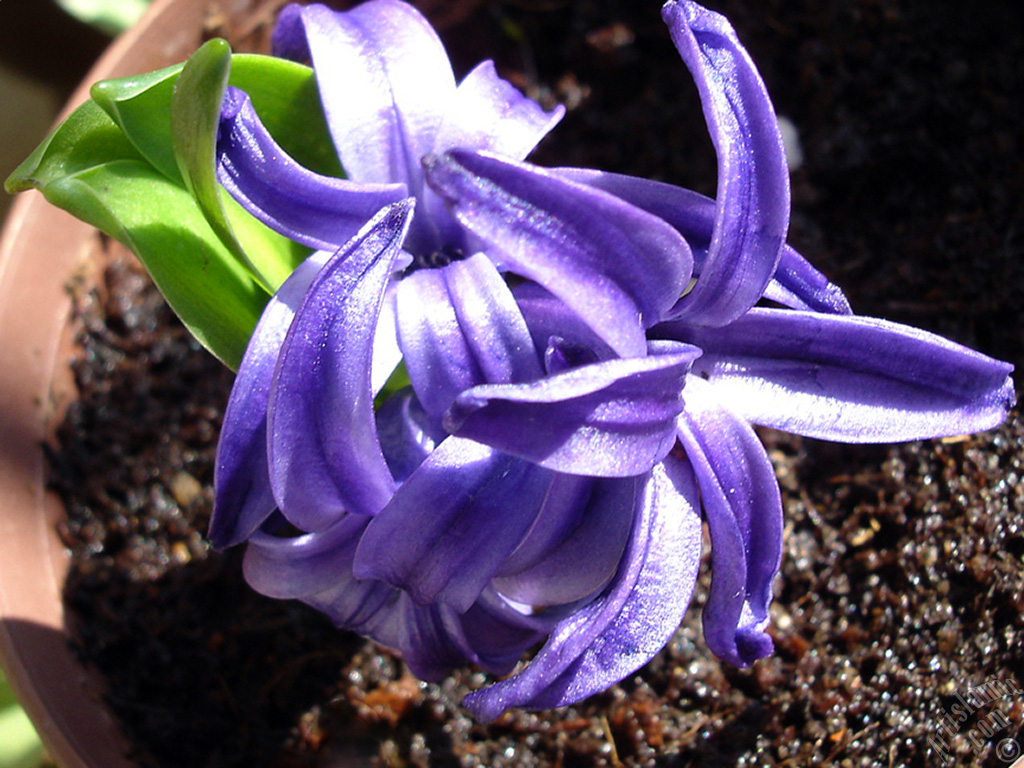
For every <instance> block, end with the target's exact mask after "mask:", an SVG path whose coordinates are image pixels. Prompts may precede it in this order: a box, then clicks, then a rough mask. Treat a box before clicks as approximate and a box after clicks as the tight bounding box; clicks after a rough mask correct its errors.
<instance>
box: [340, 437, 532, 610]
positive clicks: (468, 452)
mask: <svg viewBox="0 0 1024 768" xmlns="http://www.w3.org/2000/svg"><path fill="white" fill-rule="evenodd" d="M551 480H552V474H551V473H550V472H548V471H547V470H544V469H542V468H540V467H536V466H533V465H531V464H529V463H527V462H524V461H522V460H520V459H517V458H515V457H512V456H509V455H507V454H502V453H499V452H498V451H494V450H492V449H490V448H488V447H487V446H484V445H480V444H479V443H475V442H473V441H471V440H462V439H460V438H456V437H449V438H448V439H447V440H445V441H444V442H443V443H441V444H440V445H439V446H438V447H437V448H436V449H435V450H434V452H433V453H432V454H430V456H429V457H427V459H426V460H425V461H424V462H423V463H422V464H421V465H420V467H419V468H418V469H417V470H416V471H415V472H414V473H413V474H412V475H411V476H410V477H409V479H408V480H406V481H405V483H403V484H402V485H401V486H400V487H399V488H398V490H397V491H395V494H394V497H393V498H392V499H391V502H390V503H389V504H388V505H387V506H386V507H385V508H384V510H383V511H382V512H381V513H380V514H378V515H377V516H376V517H375V518H374V520H373V522H372V523H371V524H370V525H369V526H368V527H367V529H366V533H365V534H364V535H363V538H362V541H361V542H360V544H359V549H358V551H357V553H356V561H355V574H356V575H357V576H358V577H359V578H366V579H379V580H380V581H386V582H387V583H389V584H392V585H394V586H396V587H398V588H400V589H402V590H404V591H406V592H408V593H409V594H410V595H412V597H413V599H414V600H415V601H416V602H417V603H419V604H427V603H434V602H439V603H444V604H446V605H450V606H451V607H453V608H454V609H456V610H458V611H460V612H464V611H466V610H467V609H468V608H469V606H471V605H472V604H473V601H474V600H476V598H477V597H478V596H479V595H480V593H481V592H482V591H483V589H484V587H486V586H487V583H488V582H489V581H490V580H491V578H492V577H493V575H494V573H495V572H496V571H497V569H498V568H499V567H500V566H501V563H502V562H503V561H504V559H505V558H506V557H507V556H508V555H509V554H510V553H511V552H512V551H513V550H514V549H515V548H516V546H517V545H518V544H519V542H520V541H521V540H522V538H523V536H524V535H525V534H526V532H527V530H529V527H530V524H531V523H532V522H533V520H534V518H535V517H536V516H537V513H538V511H539V510H540V508H541V505H542V504H543V502H544V498H545V496H546V494H547V489H548V486H550V485H551ZM425 500H429V503H428V502H425ZM410 531H415V534H416V535H415V536H410V535H409V532H410Z"/></svg>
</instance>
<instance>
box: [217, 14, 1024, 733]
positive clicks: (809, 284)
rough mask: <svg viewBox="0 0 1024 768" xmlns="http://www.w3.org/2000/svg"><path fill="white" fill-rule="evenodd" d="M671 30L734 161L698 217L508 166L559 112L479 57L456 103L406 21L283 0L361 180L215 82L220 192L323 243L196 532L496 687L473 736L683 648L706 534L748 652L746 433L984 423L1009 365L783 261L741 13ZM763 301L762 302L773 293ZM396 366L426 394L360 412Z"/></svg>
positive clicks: (764, 566) (772, 522)
mask: <svg viewBox="0 0 1024 768" xmlns="http://www.w3.org/2000/svg"><path fill="white" fill-rule="evenodd" d="M662 15H663V19H664V21H665V23H666V24H667V25H668V29H669V31H670V33H671V36H672V39H673V41H674V43H675V45H676V47H677V48H678V49H679V52H680V54H681V56H682V59H683V62H684V63H685V65H686V66H687V67H688V68H689V70H690V71H691V73H692V74H693V76H694V78H695V80H696V82H697V86H698V90H699V93H700V95H701V100H702V104H703V108H704V112H705V117H706V122H707V125H708V128H709V131H710V132H711V136H712V139H713V143H714V146H715V149H716V152H717V156H718V173H719V179H718V192H717V196H716V199H714V200H711V199H708V198H706V197H703V196H701V195H698V194H696V193H694V192H691V191H689V190H685V189H681V188H678V187H674V186H671V185H667V184H664V183H660V182H652V181H647V180H643V179H636V178H632V177H628V176H621V175H615V174H606V173H602V172H600V171H596V170H589V169H578V168H556V169H544V168H540V167H537V166H535V165H531V164H529V163H527V162H525V158H526V156H527V155H528V154H529V152H530V151H531V150H532V148H533V147H534V146H535V145H536V144H537V142H538V141H539V140H540V139H541V138H542V137H543V136H544V135H545V134H546V133H547V132H548V131H549V130H550V129H551V128H552V127H553V126H554V125H555V123H556V122H557V121H558V119H559V118H560V116H561V110H555V111H552V112H545V111H544V110H542V109H541V108H540V107H539V106H538V105H536V104H535V103H533V102H531V101H529V100H528V99H526V98H525V97H524V96H522V95H521V94H520V93H519V92H518V91H516V90H515V89H514V88H513V87H512V86H511V85H510V84H509V83H507V82H505V81H503V80H501V79H500V78H499V77H498V76H497V74H496V73H495V70H494V67H493V65H491V64H490V63H485V64H482V65H480V66H479V67H477V68H476V69H474V70H473V71H472V72H471V73H470V74H469V75H467V76H466V78H465V79H463V81H462V82H461V83H458V84H456V82H455V79H454V77H453V75H452V72H451V68H450V65H449V63H448V59H447V57H446V55H445V53H444V50H443V48H442V46H441V44H440V41H439V40H438V38H437V36H436V35H435V33H434V32H433V30H432V29H431V28H430V26H429V25H428V24H427V22H426V21H425V20H424V19H423V17H422V16H420V15H419V13H418V12H416V11H415V10H414V9H413V8H412V7H411V6H408V5H406V4H404V3H402V2H399V0H371V2H367V3H364V4H362V5H359V6H357V7H356V8H354V9H352V10H351V11H347V12H341V13H339V12H334V11H331V10H328V9H327V8H325V7H322V6H317V5H311V6H302V7H300V6H289V7H287V8H285V9H284V11H283V12H282V14H281V18H280V21H279V24H278V26H277V29H276V30H275V36H274V43H275V52H276V53H277V54H278V55H281V56H286V57H289V58H293V59H297V60H301V61H309V62H310V63H311V64H312V65H313V67H314V69H315V70H316V73H317V81H318V84H319V88H320V94H321V100H322V103H323V106H324V110H325V114H326V117H327V121H328V125H329V127H330V130H331V135H332V138H333V141H334V143H335V147H336V149H337V151H338V154H339V157H340V159H341V162H342V165H343V166H344V168H345V170H346V173H347V178H345V179H337V178H330V177H325V176H322V175H318V174H316V173H314V172H312V171H310V170H308V169H305V168H303V167H301V166H300V165H299V164H298V163H296V162H295V161H293V160H292V159H291V158H289V157H288V156H287V155H286V154H285V153H284V152H283V151H282V150H281V149H280V147H278V145H277V144H276V143H275V142H274V139H273V137H271V136H270V135H269V133H268V132H267V131H266V130H265V128H264V127H263V125H262V124H261V122H260V120H259V117H258V115H256V113H255V111H254V110H253V108H252V105H251V103H250V102H249V100H248V97H247V96H246V95H245V94H244V93H242V92H240V91H236V90H231V91H229V94H228V97H227V99H226V101H225V104H224V108H223V111H222V119H221V130H220V134H219V144H218V162H219V173H220V179H221V181H222V183H223V184H224V186H225V187H226V188H227V189H228V191H229V192H230V193H231V194H232V195H233V196H234V197H235V198H236V199H237V200H238V201H239V202H240V203H241V204H242V205H243V206H244V207H245V208H246V209H247V210H249V211H250V212H251V213H252V214H253V215H254V216H256V217H257V218H259V219H260V220H261V221H263V222H265V223H266V224H268V225H269V226H271V227H272V228H274V229H275V230H277V231H279V232H281V233H282V234H284V235H286V236H288V237H291V238H292V239H294V240H296V241H297V242H300V243H303V244H305V245H307V246H309V247H311V248H313V249H316V252H315V253H314V254H313V255H312V256H310V257H309V259H308V260H307V261H306V262H305V263H303V264H302V265H301V266H300V267H299V268H298V269H297V270H296V271H295V272H294V273H293V274H292V275H291V277H290V278H289V279H288V280H287V281H286V282H285V283H284V284H283V285H282V286H281V288H280V290H279V291H278V292H277V294H276V295H275V296H274V297H273V298H272V300H271V301H270V303H269V304H268V306H267V309H266V311H265V312H264V315H263V317H262V319H261V321H260V323H259V325H258V326H257V328H256V331H255V333H254V335H253V337H252V340H251V342H250V345H249V348H248V350H247V352H246V355H245V357H244V359H243V362H242V365H241V367H240V369H239V373H238V378H237V380H236V383H235V387H234V389H233V391H232V394H231V399H230V402H229V405H228V409H227V413H226V415H225V420H224V428H223V433H222V436H221V441H220V446H219V450H218V460H217V476H216V506H215V511H214V517H213V520H212V522H211V527H210V538H211V540H212V541H213V543H214V544H215V545H216V546H218V547H227V546H232V545H235V544H239V543H242V542H247V544H248V548H247V551H246V556H245V574H246V578H247V579H248V580H249V582H250V583H251V584H252V585H253V587H254V588H256V589H257V590H259V591H260V592H263V593H265V594H267V595H271V596H274V597H279V598H288V599H300V600H303V601H305V602H307V603H309V604H310V605H313V606H314V607H316V608H318V609H320V610H322V611H324V612H325V613H326V614H327V615H329V616H330V617H331V618H332V619H333V620H334V621H335V622H336V623H337V624H338V625H339V626H343V627H347V628H349V629H352V630H354V631H357V632H360V633H362V634H364V635H366V636H368V637H371V638H373V639H374V640H376V641H378V642H380V643H382V644H384V645H386V646H389V647H392V648H396V649H398V650H399V651H401V652H402V653H403V655H404V657H405V659H406V660H407V662H408V664H409V666H410V668H411V669H412V670H413V672H414V673H416V674H417V675H419V676H421V677H423V678H425V679H435V678H437V677H439V676H441V675H443V674H445V672H446V671H447V670H448V669H450V668H451V667H452V666H455V665H458V664H461V663H465V662H466V661H468V662H471V663H474V664H478V665H480V666H481V667H483V668H484V669H486V670H488V671H490V672H492V673H495V674H499V675H500V674H507V673H508V672H510V671H512V669H513V667H514V666H515V665H516V664H517V662H518V661H519V660H520V658H521V657H522V655H523V653H524V652H525V651H526V650H527V649H529V648H530V647H532V646H534V645H536V644H538V643H540V642H541V641H543V645H542V646H541V647H540V649H539V650H538V651H537V652H536V654H535V655H534V656H533V658H532V660H531V661H530V662H529V663H528V664H527V665H526V666H525V667H523V668H522V669H521V670H519V671H518V672H516V674H513V675H512V676H511V677H508V678H507V679H504V680H501V681H500V682H497V683H494V684H493V685H491V686H490V687H488V688H485V689H483V690H480V691H476V692H474V693H472V694H470V695H469V696H468V697H467V699H466V705H467V706H468V707H469V708H470V710H471V711H473V712H474V714H475V715H476V716H477V717H479V718H481V719H484V720H489V719H493V718H495V717H497V716H498V715H499V714H500V713H501V712H502V711H504V710H505V709H506V708H508V707H547V706H559V705H564V704H569V703H572V702H574V701H578V700H580V699H582V698H584V697H586V696H588V695H590V694H592V693H595V692H597V691H600V690H603V689H605V688H607V687H608V686H610V685H612V684H614V683H616V682H617V681H619V680H621V679H622V678H623V677H625V676H627V675H629V674H631V673H632V672H633V671H635V670H636V669H638V668H639V667H640V666H642V665H643V664H644V663H646V662H647V661H648V660H650V659H651V658H652V657H653V656H654V655H655V654H656V653H657V652H658V651H659V650H660V649H661V648H662V647H663V646H664V645H665V644H666V643H667V642H668V640H669V639H670V638H671V636H672V634H673V632H674V631H675V629H676V627H677V626H678V624H679V622H680V619H681V617H682V615H683V613H684V612H685V610H686V608H687V606H688V604H689V601H690V596H691V594H692V592H693V588H694V584H695V581H696V576H697V569H698V566H699V563H700V559H701V549H702V528H703V523H705V522H706V523H707V527H708V531H709V533H710V539H711V557H712V584H711V591H710V595H709V598H708V602H707V605H706V606H705V608H704V617H703V618H704V630H705V637H706V640H707V643H708V646H709V648H710V649H711V650H712V651H713V652H715V653H716V654H717V655H718V656H720V657H721V658H723V659H725V660H727V661H729V662H731V663H734V664H737V665H740V666H748V665H750V664H751V663H753V662H754V661H755V660H756V659H758V658H761V657H763V656H765V655H767V654H768V653H770V652H771V649H772V643H771V639H770V637H769V636H768V634H767V632H766V627H767V624H768V606H769V602H770V599H771V591H772V579H773V578H774V576H775V574H776V573H777V570H778V567H779V559H780V556H781V551H782V527H783V526H782V506H781V501H780V494H779V489H778V485H777V482H776V480H775V477H774V473H773V471H772V467H771V464H770V462H769V460H768V457H767V455H766V453H765V450H764V448H763V447H762V446H761V444H760V442H759V440H758V439H757V436H756V434H755V432H754V430H753V427H752V424H764V425H770V426H774V427H777V428H781V429H786V430H789V431H792V432H795V433H797V434H803V435H812V436H815V437H820V438H825V439H833V440H842V441H890V440H904V439H916V438H923V437H934V436H939V435H947V434H960V433H965V432H970V431H976V430H981V429H987V428H989V427H991V426H994V425H995V424H997V423H999V421H1001V420H1002V419H1003V418H1004V417H1005V414H1006V411H1007V409H1008V408H1009V406H1010V405H1011V404H1012V402H1013V399H1014V394H1013V389H1012V384H1011V382H1010V379H1009V373H1010V370H1011V367H1010V366H1009V365H1007V364H1005V363H1001V362H999V361H996V360H992V359H990V358H987V357H985V356H983V355H980V354H978V353H976V352H973V351H971V350H968V349H966V348H964V347H961V346H959V345H956V344H953V343H951V342H948V341H946V340H944V339H941V338H939V337H937V336H934V335H931V334H928V333H925V332H922V331H918V330H916V329H913V328H908V327H906V326H901V325H897V324H894V323H887V322H885V321H881V320H874V319H870V318H862V317H857V316H854V315H853V314H852V313H851V311H850V307H849V305H848V303H847V302H846V299H845V297H844V296H843V294H842V292H841V291H840V290H839V289H838V288H837V287H836V286H834V285H833V284H831V283H830V282H829V281H828V280H827V279H825V278H824V277H823V276H822V275H821V274H820V273H818V272H817V271H816V270H815V269H814V268H813V267H811V266H810V264H809V263H808V262H807V261H806V260H805V259H803V258H802V257H801V256H800V255H799V254H797V253H796V252H795V251H793V250H792V249H791V248H790V247H789V246H787V245H786V244H785V236H786V229H787V225H788V219H789V182H788V173H787V169H786V164H785V159H784V154H783V149H782V142H781V138H780V136H779V131H778V125H777V121H776V118H775V114H774V111H773V109H772V106H771V103H770V101H769V99H768V96H767V93H766V91H765V88H764V85H763V83H762V81H761V79H760V77H759V75H758V73H757V70H756V68H755V67H754V65H753V63H752V62H751V60H750V58H749V56H748V55H747V53H746V51H745V50H744V48H743V47H742V45H741V44H740V43H739V41H738V40H737V38H736V35H735V33H734V32H733V30H732V28H731V26H730V25H729V23H728V22H727V21H726V20H725V19H724V18H723V17H721V16H720V15H718V14H715V13H712V12H710V11H708V10H706V9H704V8H702V7H701V6H699V5H697V4H696V3H694V2H691V1H690V0H671V1H670V2H668V3H667V4H666V5H665V6H664V8H663V10H662ZM762 299H767V300H769V301H771V302H774V303H775V304H777V305H779V306H780V308H768V307H762V306H759V304H760V303H761V302H762ZM399 361H401V362H402V363H404V367H405V370H406V371H407V373H408V376H409V381H410V383H411V386H410V387H408V388H405V389H402V390H399V391H398V392H396V393H394V394H391V395H390V396H389V397H388V398H386V399H385V401H384V402H383V403H382V404H380V406H379V407H378V408H376V409H375V407H374V398H375V397H376V396H377V395H378V393H379V392H380V391H381V389H382V386H383V384H384V382H385V381H386V380H387V378H388V376H389V375H390V374H391V372H392V371H393V370H394V369H395V366H396V365H397V364H398V363H399Z"/></svg>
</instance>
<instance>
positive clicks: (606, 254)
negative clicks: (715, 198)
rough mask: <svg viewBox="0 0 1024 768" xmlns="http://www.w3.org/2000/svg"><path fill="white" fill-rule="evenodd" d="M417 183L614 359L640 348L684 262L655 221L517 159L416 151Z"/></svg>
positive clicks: (685, 253)
mask: <svg viewBox="0 0 1024 768" xmlns="http://www.w3.org/2000/svg"><path fill="white" fill-rule="evenodd" d="M423 163H424V167H425V169H426V172H427V181H428V183H429V184H430V186H431V187H432V188H433V189H434V190H435V191H436V192H437V193H438V194H439V195H441V197H443V198H444V199H445V200H446V202H447V203H448V206H449V207H450V209H451V210H452V213H453V214H454V215H455V217H456V218H457V219H458V220H459V221H460V222H462V224H463V225H464V226H466V227H467V228H468V229H469V230H471V231H472V232H473V233H474V234H475V235H476V236H477V237H479V238H480V239H481V240H482V241H483V242H484V243H486V246H487V253H488V255H489V256H490V257H491V258H492V259H493V260H494V261H495V262H497V263H498V265H499V267H501V268H504V269H508V270H510V271H512V272H515V273H516V274H518V275H521V276H523V277H526V278H528V279H530V280H533V281H534V282H536V283H539V284H540V285H542V286H543V287H544V288H546V289H547V290H548V291H550V292H551V293H553V294H555V295H556V296H558V298H560V299H561V300H562V301H564V302H565V303H566V304H568V305H569V306H570V307H571V308H572V309H573V310H574V311H575V312H576V313H577V314H579V316H580V317H581V318H583V319H584V320H585V321H586V322H587V323H588V324H589V325H590V326H591V327H592V328H593V329H594V331H595V332H596V333H597V334H598V335H600V336H601V338H602V339H604V340H605V341H606V342H607V343H608V344H609V345H610V346H611V347H612V348H613V349H615V351H616V352H617V353H618V354H620V355H622V356H623V357H631V356H635V355H642V354H644V351H645V349H646V345H645V343H644V339H643V329H644V327H646V326H649V325H653V324H654V323H656V322H658V321H659V320H661V319H662V318H663V316H664V313H665V312H666V311H667V310H668V309H669V308H670V307H671V306H672V304H673V303H674V302H675V301H676V299H677V298H678V297H679V295H680V294H681V293H682V290H683V288H684V287H685V286H686V283H687V280H688V279H689V276H690V271H691V269H692V265H693V259H692V255H691V254H690V249H689V246H687V244H686V241H685V240H683V238H682V237H681V236H680V235H679V233H678V232H676V231H675V230H674V229H672V227H670V226H669V225H668V224H666V223H665V222H664V221H662V220H661V219H658V218H657V217H655V216H652V215H651V214H649V213H646V212H645V211H642V210H640V209H638V208H636V207H635V206H632V205H629V204H628V203H625V202H623V201H622V200H619V199H617V198H616V197H614V196H613V195H609V194H607V193H605V192H602V191H601V190H596V189H592V188H589V187H586V186H584V185H581V184H574V183H572V182H568V181H564V180H561V179H558V178H557V177H555V176H554V175H552V174H550V173H548V172H547V171H545V170H543V169H541V168H538V167H536V166H530V165H527V164H526V163H516V162H512V161H509V160H505V159H502V158H498V157H494V156H492V155H487V154H482V153H472V152H462V151H453V152H449V153H447V154H445V155H432V156H429V157H426V158H424V160H423Z"/></svg>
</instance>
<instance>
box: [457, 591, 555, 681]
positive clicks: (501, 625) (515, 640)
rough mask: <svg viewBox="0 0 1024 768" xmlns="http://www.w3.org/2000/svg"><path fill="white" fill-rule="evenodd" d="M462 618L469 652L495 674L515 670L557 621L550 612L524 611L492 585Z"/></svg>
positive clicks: (461, 622) (462, 626) (470, 655)
mask: <svg viewBox="0 0 1024 768" xmlns="http://www.w3.org/2000/svg"><path fill="white" fill-rule="evenodd" d="M458 620H459V623H460V625H461V630H462V631H461V635H462V637H464V638H465V643H466V646H467V648H468V649H469V653H467V654H466V655H467V656H469V657H470V658H473V659H479V660H480V663H481V666H483V667H484V669H486V670H488V671H489V672H491V674H495V675H507V674H508V673H509V672H511V671H512V669H513V668H514V667H515V665H516V663H517V662H518V661H519V659H521V658H522V656H523V653H524V652H525V651H526V650H527V649H528V648H530V647H531V646H533V645H536V644H537V643H538V642H539V641H540V640H543V639H544V636H545V635H546V634H547V633H548V632H550V631H551V628H552V627H553V626H554V625H555V620H554V619H553V618H551V617H550V616H543V615H536V614H531V615H525V614H522V613H520V612H519V611H517V610H516V609H515V608H513V607H512V606H511V605H509V603H508V602H507V601H506V600H504V599H503V598H502V597H501V596H500V595H498V594H497V593H496V592H495V591H494V590H493V589H491V588H488V589H485V590H484V592H483V594H481V595H480V597H479V599H477V601H476V602H475V603H473V606H472V607H471V608H470V609H469V610H468V611H466V612H465V613H464V614H462V615H461V616H459V618H458Z"/></svg>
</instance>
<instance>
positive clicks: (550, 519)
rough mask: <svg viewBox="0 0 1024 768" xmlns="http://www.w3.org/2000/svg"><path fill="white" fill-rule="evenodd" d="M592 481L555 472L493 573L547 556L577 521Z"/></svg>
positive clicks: (522, 568) (520, 567)
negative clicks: (535, 511)
mask: <svg viewBox="0 0 1024 768" xmlns="http://www.w3.org/2000/svg"><path fill="white" fill-rule="evenodd" d="M596 482H597V481H596V480H595V479H594V478H592V477H581V476H579V475H565V474H561V473H555V475H554V477H553V478H552V480H551V486H550V487H549V488H548V493H547V496H546V497H545V498H544V504H543V506H542V507H541V509H540V512H539V513H538V514H537V518H536V519H535V520H534V521H533V525H532V526H530V530H529V531H527V533H526V535H525V536H524V537H523V540H522V541H521V542H519V546H518V547H516V549H515V551H514V552H513V553H512V554H511V555H509V556H508V557H507V558H505V562H503V563H502V564H501V568H500V569H498V571H497V573H496V576H507V575H509V574H514V573H519V572H521V571H525V570H527V569H529V568H532V567H534V566H535V565H537V564H538V563H540V562H541V561H542V560H544V559H545V558H547V557H550V555H551V553H552V552H554V551H555V549H557V548H558V547H559V546H560V545H561V543H562V542H563V541H564V540H565V539H566V538H568V537H569V536H570V535H571V534H572V532H573V530H575V528H576V527H577V526H578V525H579V524H580V521H581V520H582V519H583V514H584V512H586V509H587V505H588V504H589V503H590V499H591V496H592V495H593V491H594V483H596Z"/></svg>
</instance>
